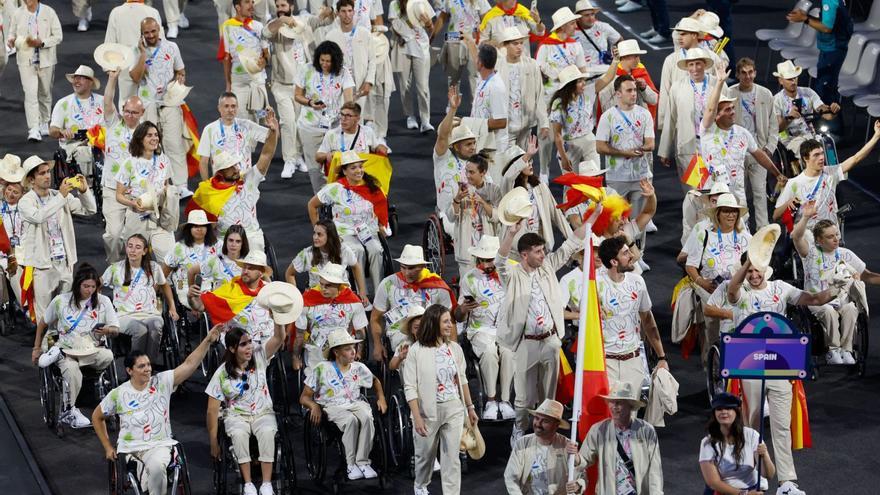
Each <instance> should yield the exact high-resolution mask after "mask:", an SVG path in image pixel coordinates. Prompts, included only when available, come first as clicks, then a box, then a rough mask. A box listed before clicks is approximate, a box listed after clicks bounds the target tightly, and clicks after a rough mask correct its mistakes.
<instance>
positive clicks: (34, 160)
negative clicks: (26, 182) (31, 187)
mask: <svg viewBox="0 0 880 495" xmlns="http://www.w3.org/2000/svg"><path fill="white" fill-rule="evenodd" d="M44 163H49V161H48V160H43V159H42V158H40V157H38V156H37V155H31V156H29V157H28V158H27V160H25V161H24V164H23V165H22V166H21V170H22V173H23V174H24V176H25V177H27V174H29V173H31V170H33V169H35V168H37V167H39V166H40V165H42V164H44Z"/></svg>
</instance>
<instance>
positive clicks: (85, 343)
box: [64, 333, 98, 357]
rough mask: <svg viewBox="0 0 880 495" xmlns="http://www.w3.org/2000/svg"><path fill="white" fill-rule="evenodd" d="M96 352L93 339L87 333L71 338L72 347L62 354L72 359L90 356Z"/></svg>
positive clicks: (96, 348)
mask: <svg viewBox="0 0 880 495" xmlns="http://www.w3.org/2000/svg"><path fill="white" fill-rule="evenodd" d="M97 352H98V347H97V346H95V339H93V338H92V336H91V335H89V334H87V333H82V334H79V335H77V336H76V337H74V338H73V347H71V348H69V349H64V354H66V355H68V356H73V357H86V356H91V355H92V354H95V353H97Z"/></svg>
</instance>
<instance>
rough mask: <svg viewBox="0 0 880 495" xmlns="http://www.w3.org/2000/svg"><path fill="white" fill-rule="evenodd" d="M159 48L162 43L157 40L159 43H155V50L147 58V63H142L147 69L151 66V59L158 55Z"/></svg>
mask: <svg viewBox="0 0 880 495" xmlns="http://www.w3.org/2000/svg"><path fill="white" fill-rule="evenodd" d="M159 48H162V41H161V40H159V43H156V49H155V50H153V53H152V54H151V55H150V57H149V58H147V61H146V62H144V64H146V65H147V67H149V66H151V65H153V59H154V58H156V54H157V53H159Z"/></svg>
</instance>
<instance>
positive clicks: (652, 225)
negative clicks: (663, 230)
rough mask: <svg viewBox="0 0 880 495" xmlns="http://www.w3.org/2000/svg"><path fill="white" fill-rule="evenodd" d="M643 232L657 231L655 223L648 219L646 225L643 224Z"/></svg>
mask: <svg viewBox="0 0 880 495" xmlns="http://www.w3.org/2000/svg"><path fill="white" fill-rule="evenodd" d="M645 232H647V233H649V234H650V233H652V232H657V225H656V224H655V223H654V221H653V220H648V225H646V226H645Z"/></svg>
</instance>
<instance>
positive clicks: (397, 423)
mask: <svg viewBox="0 0 880 495" xmlns="http://www.w3.org/2000/svg"><path fill="white" fill-rule="evenodd" d="M409 414H410V413H409V407H407V405H406V400H405V399H404V398H403V394H401V393H397V394H394V395H392V396H391V397H390V400H389V401H388V413H387V415H386V417H387V421H388V428H386V434H387V435H388V447H389V449H388V450H389V457H390V459H391V462H393V463H394V465H395V466H396V467H397V468H398V469H400V468H404V467H406V466H408V465H409V464H410V458H411V457H412V455H413V450H414V449H413V444H412V425H411V423H410V417H409Z"/></svg>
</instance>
